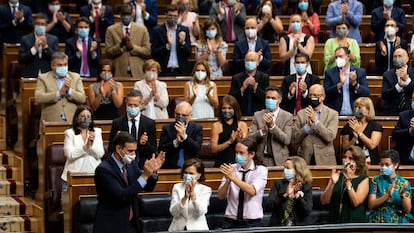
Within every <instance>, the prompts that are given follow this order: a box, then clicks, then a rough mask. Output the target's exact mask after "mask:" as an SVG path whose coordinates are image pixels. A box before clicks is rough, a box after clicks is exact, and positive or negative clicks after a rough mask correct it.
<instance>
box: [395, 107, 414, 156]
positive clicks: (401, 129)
mask: <svg viewBox="0 0 414 233" xmlns="http://www.w3.org/2000/svg"><path fill="white" fill-rule="evenodd" d="M413 117H414V110H412V109H410V110H406V111H402V112H400V115H399V118H398V123H397V125H396V126H395V128H394V130H393V131H392V140H394V141H396V142H397V150H398V152H399V153H400V160H401V162H409V163H413V162H412V161H410V160H409V159H408V158H409V156H410V153H411V149H412V148H413V146H414V136H413V135H411V134H410V132H409V129H410V120H411V118H413Z"/></svg>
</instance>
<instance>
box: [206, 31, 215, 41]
mask: <svg viewBox="0 0 414 233" xmlns="http://www.w3.org/2000/svg"><path fill="white" fill-rule="evenodd" d="M216 35H217V30H216V29H212V30H207V31H206V36H207V37H208V38H209V39H214V38H216Z"/></svg>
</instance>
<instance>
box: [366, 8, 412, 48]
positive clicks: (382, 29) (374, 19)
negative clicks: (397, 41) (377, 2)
mask: <svg viewBox="0 0 414 233" xmlns="http://www.w3.org/2000/svg"><path fill="white" fill-rule="evenodd" d="M383 3H384V4H383V6H380V7H377V8H375V9H374V10H372V13H371V30H372V31H373V32H375V38H374V41H375V42H378V41H381V40H382V39H383V38H384V35H385V36H387V27H388V26H386V24H390V23H388V21H389V20H394V23H395V24H396V27H397V28H398V30H397V31H396V33H397V36H399V37H401V36H402V34H403V33H404V32H405V31H406V30H407V20H406V18H405V12H404V10H403V9H402V8H400V7H397V6H394V0H383ZM393 27H394V29H395V28H396V27H395V26H393Z"/></svg>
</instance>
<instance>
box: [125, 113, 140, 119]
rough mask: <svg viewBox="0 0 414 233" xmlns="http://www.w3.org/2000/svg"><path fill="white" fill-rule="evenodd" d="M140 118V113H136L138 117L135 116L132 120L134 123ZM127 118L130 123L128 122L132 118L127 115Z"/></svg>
mask: <svg viewBox="0 0 414 233" xmlns="http://www.w3.org/2000/svg"><path fill="white" fill-rule="evenodd" d="M140 116H141V111H140V113H138V115H137V116H136V117H134V119H135V120H136V121H138V120H139V118H140ZM127 118H128V121H130V120H131V119H132V117H130V116H129V115H128V114H127Z"/></svg>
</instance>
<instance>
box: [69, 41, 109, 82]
mask: <svg viewBox="0 0 414 233" xmlns="http://www.w3.org/2000/svg"><path fill="white" fill-rule="evenodd" d="M78 38H79V37H77V36H74V37H71V38H69V39H68V40H67V41H66V45H65V53H66V55H68V57H69V62H68V63H69V70H70V71H72V72H76V73H79V74H80V69H81V65H82V55H81V56H80V57H78V56H76V52H77V51H78V49H77V47H76V41H77V40H78ZM92 41H96V42H97V43H98V46H97V47H96V50H95V51H96V57H95V58H93V57H92V53H91V52H89V51H90V50H91V43H92ZM100 59H101V43H100V42H99V40H96V39H93V38H92V37H89V38H88V65H89V74H90V77H97V76H98V69H97V68H98V63H99V60H100Z"/></svg>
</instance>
